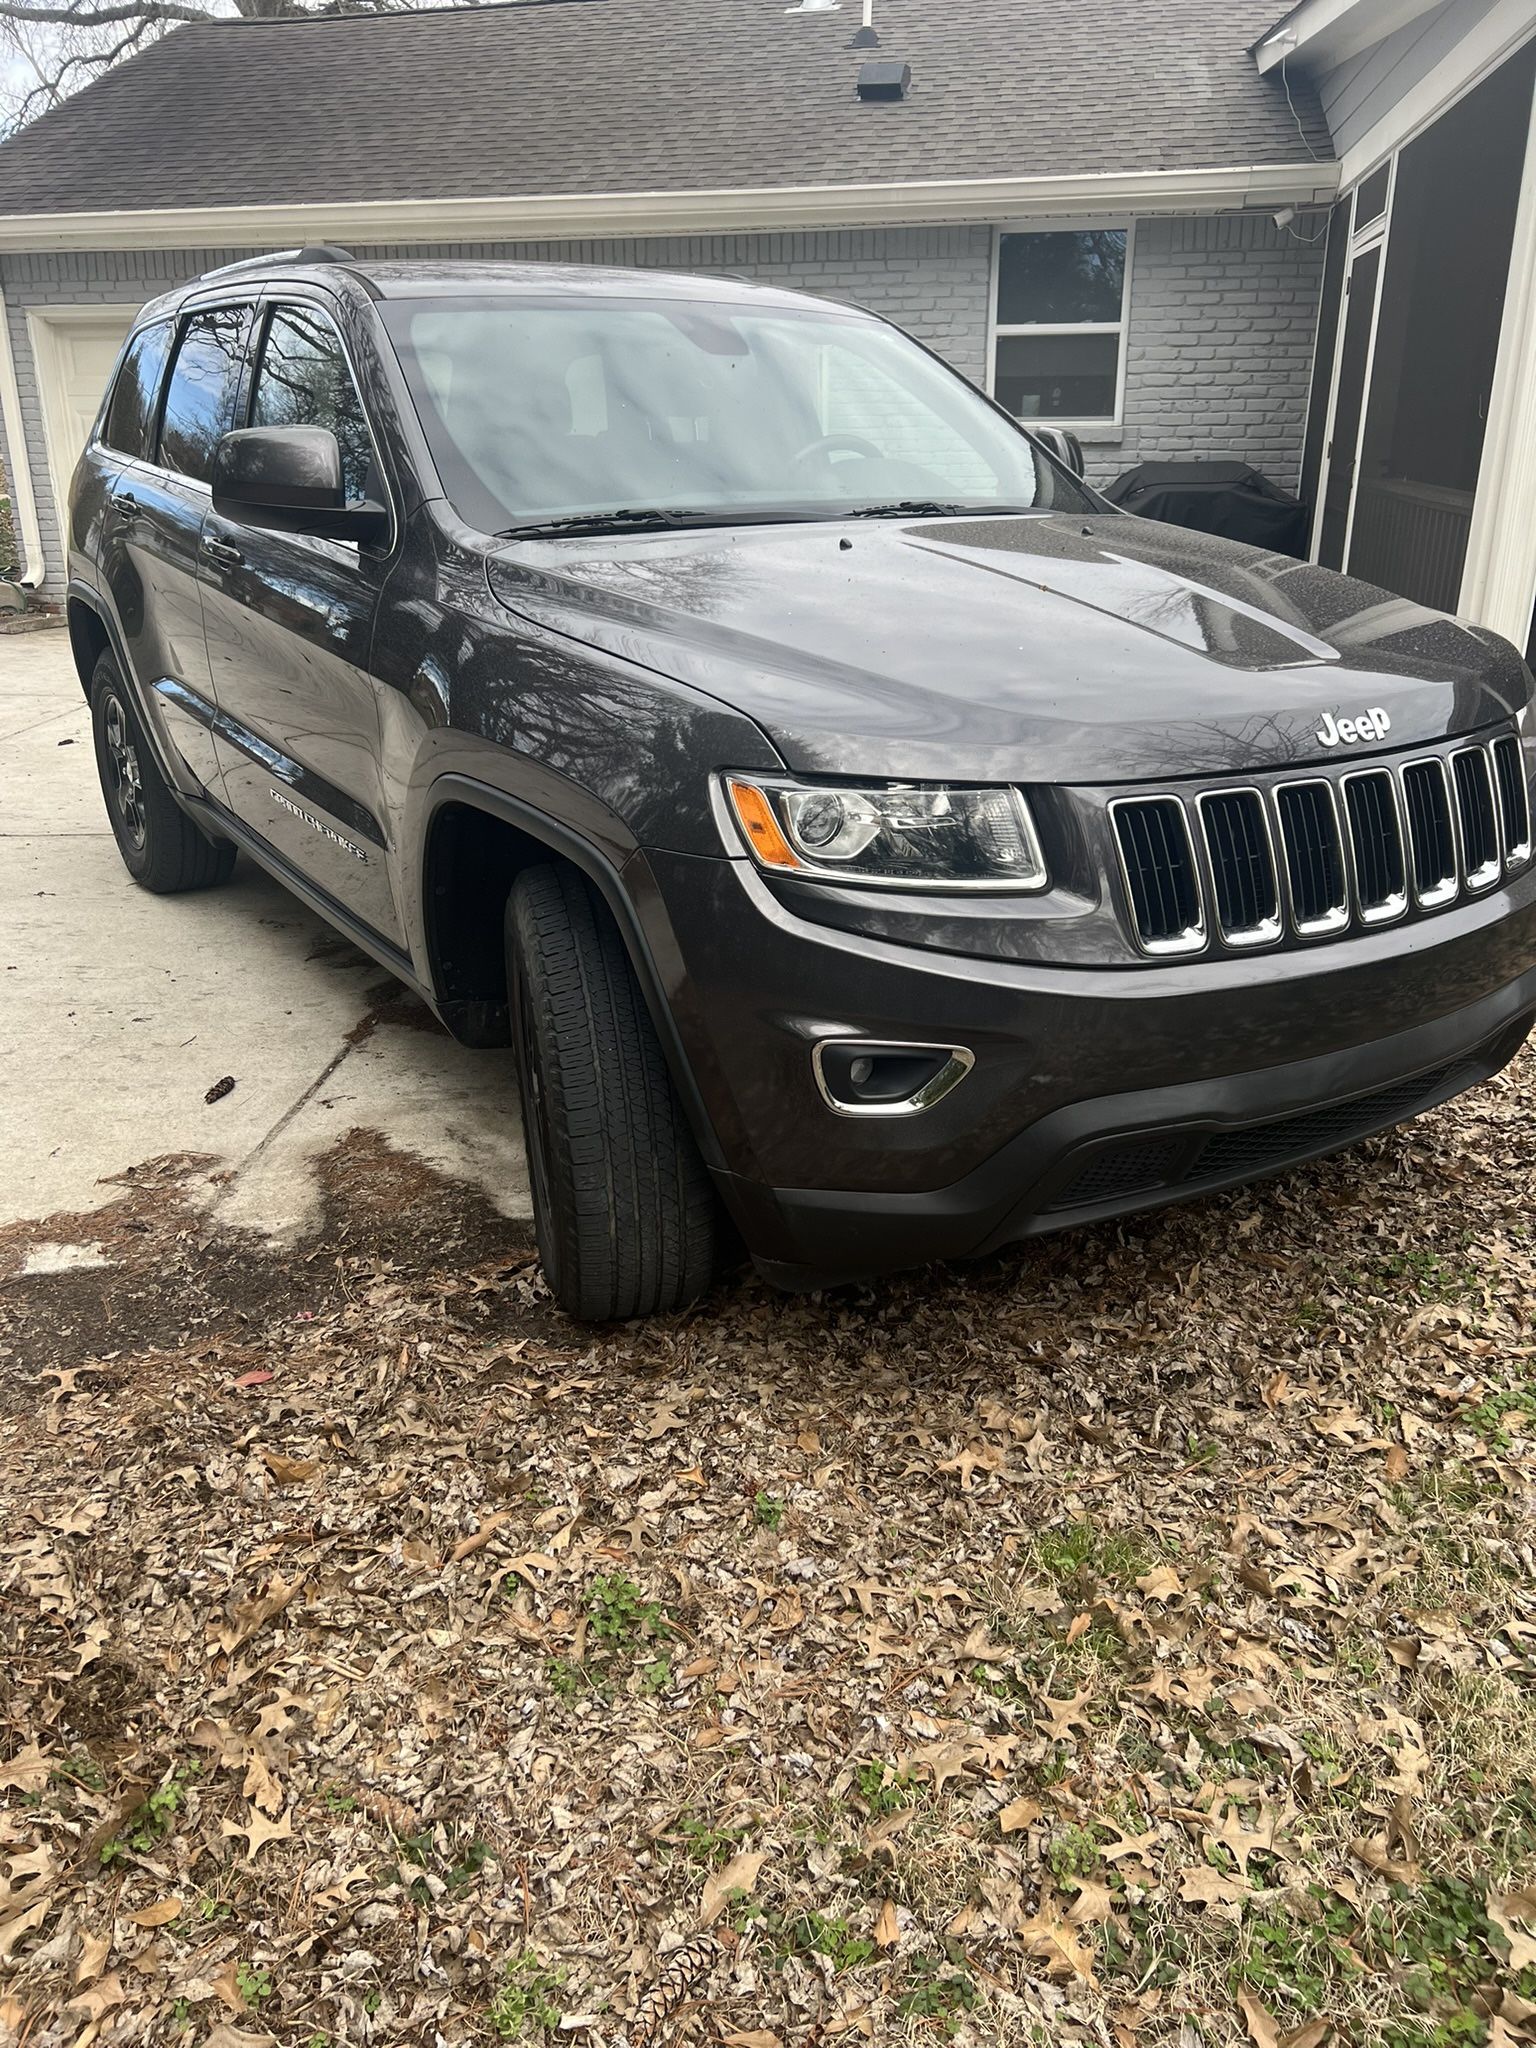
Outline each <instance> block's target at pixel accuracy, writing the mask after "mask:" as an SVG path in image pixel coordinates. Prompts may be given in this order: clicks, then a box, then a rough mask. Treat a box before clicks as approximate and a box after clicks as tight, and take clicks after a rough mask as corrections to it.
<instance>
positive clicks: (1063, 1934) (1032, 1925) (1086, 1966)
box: [1019, 1893, 1093, 1984]
mask: <svg viewBox="0 0 1536 2048" xmlns="http://www.w3.org/2000/svg"><path fill="white" fill-rule="evenodd" d="M1019 1939H1020V1941H1022V1942H1023V1944H1024V1946H1025V1948H1027V1949H1028V1950H1029V1953H1030V1954H1031V1955H1032V1956H1036V1957H1038V1958H1039V1960H1040V1961H1041V1962H1043V1963H1044V1964H1045V1967H1046V1973H1047V1975H1048V1976H1052V1977H1076V1978H1077V1979H1078V1980H1079V1981H1080V1982H1082V1983H1085V1984H1086V1983H1091V1982H1092V1980H1093V1951H1092V1949H1090V1948H1087V1947H1085V1946H1084V1944H1083V1941H1082V1938H1081V1936H1080V1935H1079V1934H1078V1932H1077V1929H1076V1928H1075V1927H1073V1926H1072V1925H1071V1924H1070V1923H1069V1922H1068V1921H1066V1920H1063V1919H1062V1917H1061V1915H1060V1914H1059V1913H1058V1912H1057V1911H1056V1907H1055V1902H1054V1900H1053V1899H1052V1898H1051V1896H1050V1894H1049V1893H1047V1894H1046V1895H1045V1896H1044V1897H1043V1898H1042V1899H1041V1901H1040V1910H1039V1912H1038V1913H1036V1914H1035V1915H1034V1917H1033V1919H1030V1920H1026V1921H1025V1922H1024V1925H1023V1926H1022V1927H1021V1928H1020V1929H1019Z"/></svg>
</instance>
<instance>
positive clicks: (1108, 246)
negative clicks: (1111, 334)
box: [997, 228, 1125, 327]
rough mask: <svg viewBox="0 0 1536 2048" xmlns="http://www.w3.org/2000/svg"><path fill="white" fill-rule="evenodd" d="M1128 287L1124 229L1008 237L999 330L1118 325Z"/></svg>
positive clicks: (1002, 259)
mask: <svg viewBox="0 0 1536 2048" xmlns="http://www.w3.org/2000/svg"><path fill="white" fill-rule="evenodd" d="M1124 287H1125V229H1124V228H1094V229H1085V230H1083V231H1082V232H1081V233H1077V232H1072V231H1067V232H1062V233H1057V234H1046V235H1004V236H1003V238H1002V247H1001V250H1000V252H999V255H998V270H997V318H998V324H999V326H1002V327H1020V326H1028V325H1037V326H1054V327H1064V326H1067V325H1070V324H1072V323H1074V322H1076V321H1090V320H1091V321H1105V320H1118V319H1119V318H1120V306H1121V299H1122V295H1123V292H1124Z"/></svg>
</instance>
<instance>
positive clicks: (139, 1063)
mask: <svg viewBox="0 0 1536 2048" xmlns="http://www.w3.org/2000/svg"><path fill="white" fill-rule="evenodd" d="M0 904H3V905H4V906H5V908H4V915H3V919H0V1062H3V1071H4V1075H5V1098H6V1111H5V1116H4V1119H3V1122H4V1127H5V1133H6V1137H5V1143H4V1144H3V1145H0V1228H3V1227H4V1226H6V1225H10V1224H16V1223H18V1222H20V1221H22V1220H23V1219H37V1220H38V1221H39V1222H41V1221H42V1220H43V1219H46V1218H49V1217H55V1218H61V1217H62V1216H64V1215H77V1214H78V1213H79V1212H83V1211H90V1210H93V1209H96V1208H98V1207H99V1206H101V1205H102V1204H105V1203H108V1202H111V1201H113V1200H114V1199H116V1198H117V1197H118V1196H120V1195H121V1193H122V1185H121V1183H120V1181H118V1180H116V1178H115V1177H117V1176H121V1175H123V1174H124V1173H127V1172H129V1171H130V1170H131V1169H135V1168H138V1167H141V1166H142V1165H143V1164H144V1163H145V1162H146V1161H149V1160H151V1159H163V1158H165V1157H167V1156H168V1155H195V1156H198V1157H200V1158H201V1159H202V1160H203V1161H205V1162H206V1164H205V1166H204V1167H203V1168H202V1169H201V1170H200V1171H199V1172H198V1173H197V1174H196V1175H195V1176H194V1177H193V1179H192V1182H191V1183H190V1185H191V1186H192V1187H193V1188H195V1189H197V1190H199V1193H198V1195H197V1199H198V1200H199V1201H200V1202H202V1203H203V1204H204V1205H205V1206H206V1209H207V1211H208V1213H209V1215H210V1217H211V1218H212V1220H213V1223H214V1226H215V1227H216V1228H230V1229H235V1228H239V1229H248V1230H254V1231H258V1232H260V1233H262V1234H263V1235H264V1236H266V1237H267V1238H270V1239H273V1240H276V1241H278V1242H284V1243H292V1242H297V1241H299V1240H301V1239H302V1238H304V1237H305V1235H306V1234H307V1233H312V1232H313V1231H314V1230H315V1229H316V1228H317V1226H318V1224H319V1222H320V1217H321V1202H320V1190H319V1186H318V1184H317V1178H316V1172H315V1165H316V1161H317V1160H318V1159H319V1158H320V1157H321V1156H322V1155H323V1154H326V1153H328V1152H330V1151H331V1150H332V1149H333V1148H334V1147H335V1146H336V1145H337V1144H338V1143H339V1142H340V1141H342V1140H344V1139H345V1138H346V1137H347V1135H348V1134H349V1133H353V1132H372V1133H377V1134H378V1136H379V1137H380V1138H382V1139H383V1141H384V1142H385V1144H386V1145H387V1146H388V1147H389V1148H391V1149H392V1150H393V1151H395V1152H397V1153H403V1154H407V1155H411V1156H412V1157H414V1158H415V1159H418V1160H420V1161H421V1162H423V1163H424V1164H425V1165H427V1166H429V1167H431V1168H433V1169H435V1170H436V1171H437V1172H438V1173H440V1174H442V1175H445V1176H448V1177H450V1178H452V1179H454V1180H456V1181H462V1182H465V1183H468V1184H469V1185H470V1186H472V1187H473V1188H475V1189H477V1190H478V1191H480V1192H482V1193H484V1194H485V1195H486V1196H487V1197H488V1198H489V1200H490V1201H491V1202H492V1203H493V1204H494V1205H495V1207H496V1208H497V1209H499V1210H500V1211H501V1212H502V1213H503V1214H504V1215H506V1216H508V1217H515V1218H525V1217H526V1216H527V1214H528V1195H527V1179H526V1173H525V1168H524V1161H523V1151H522V1138H521V1130H520V1125H519V1121H518V1110H517V1096H516V1084H515V1082H514V1079H513V1075H512V1061H511V1055H510V1054H509V1053H504V1052H470V1051H467V1050H466V1049H465V1048H463V1047H462V1046H459V1045H456V1044H455V1043H454V1041H453V1040H452V1039H451V1038H449V1037H448V1035H447V1034H446V1033H445V1032H444V1031H442V1029H441V1028H440V1027H439V1026H438V1025H436V1024H435V1023H434V1022H433V1020H432V1019H431V1018H430V1017H429V1016H428V1015H427V1013H426V1011H425V1010H424V1009H423V1008H422V1006H421V1005H420V1004H419V1003H418V1002H416V1001H415V999H414V998H411V997H408V996H407V995H406V994H405V992H404V991H403V990H402V989H401V988H400V987H399V985H398V984H397V983H395V982H393V981H392V980H391V979H390V978H389V976H388V975H387V974H386V973H385V972H384V971H383V970H382V969H381V968H379V967H377V966H375V965H374V963H373V962H372V961H370V960H368V959H366V958H365V957H364V956H363V955H362V954H361V953H359V952H358V951H357V950H356V949H355V948H354V947H352V946H350V945H348V944H347V943H346V942H345V941H344V940H342V939H340V938H338V937H337V936H336V934H335V933H333V932H332V931H330V929H329V928H328V927H327V926H325V925H323V924H321V923H320V922H319V921H318V920H317V919H316V918H314V917H312V916H311V915H310V914H309V912H308V911H307V910H304V909H303V908H301V906H300V905H299V904H298V903H297V902H296V901H295V900H294V899H293V898H292V897H291V896H289V895H288V894H287V893H286V892H285V891H284V890H283V889H281V888H280V887H279V886H278V885H277V884H276V883H275V882H273V881H271V880H269V879H268V878H267V877H266V875H264V874H263V873H262V872H261V871H260V870H259V869H258V868H257V867H256V866H255V864H254V863H253V862H251V861H249V860H246V859H244V858H242V859H241V861H240V862H239V864H238V866H237V867H236V870H235V875H234V879H233V880H232V881H231V882H230V883H229V884H228V885H227V886H226V887H225V888H223V889H219V890H214V891H210V892H208V893H206V894H200V895H191V896H179V897H176V896H169V897H161V896H150V895H147V894H146V893H145V892H144V891H143V890H141V889H138V888H136V887H135V886H134V884H133V883H132V882H131V881H130V880H129V879H128V876H127V874H126V872H125V871H124V869H123V866H122V863H121V861H120V860H119V858H118V853H117V847H116V845H115V843H114V841H113V838H112V834H111V831H110V829H109V827H108V825H107V820H106V814H105V811H104V809H103V806H102V800H101V795H100V791H99V789H98V786H97V781H96V765H95V759H94V755H93V752H92V747H91V728H90V718H89V714H88V712H87V710H86V707H85V703H84V700H83V698H82V695H81V691H80V686H79V684H78V682H77V681H76V679H75V672H74V666H73V663H72V661H71V659H70V652H69V644H68V641H67V639H66V636H65V635H64V633H63V632H62V631H59V632H52V631H48V632H40V633H35V634H29V635H20V636H7V637H0ZM226 1076H232V1077H233V1079H234V1082H235V1086H234V1088H233V1089H232V1090H231V1091H230V1092H229V1093H228V1094H226V1095H225V1096H224V1097H223V1098H222V1099H221V1100H220V1101H218V1102H215V1103H211V1104H210V1103H209V1102H207V1101H206V1100H205V1098H206V1096H207V1093H208V1090H209V1089H210V1088H212V1087H213V1086H214V1084H215V1083H216V1082H218V1081H221V1080H222V1079H224V1077H226ZM78 1234H79V1233H78V1231H77V1232H76V1233H75V1236H76V1238H78ZM518 1234H519V1235H521V1234H522V1233H518ZM61 1235H62V1236H64V1237H65V1238H66V1239H68V1237H69V1233H68V1232H62V1233H61ZM37 1237H38V1243H37V1246H36V1247H35V1248H34V1249H33V1250H32V1252H31V1253H30V1255H29V1256H30V1259H31V1260H32V1262H33V1270H39V1269H41V1270H47V1263H48V1261H49V1259H50V1258H58V1259H62V1260H64V1261H65V1262H66V1263H67V1262H68V1260H69V1258H70V1257H71V1253H70V1252H69V1251H68V1250H67V1249H59V1250H54V1249H51V1240H50V1238H49V1233H48V1232H47V1231H46V1230H40V1231H39V1232H38V1233H37Z"/></svg>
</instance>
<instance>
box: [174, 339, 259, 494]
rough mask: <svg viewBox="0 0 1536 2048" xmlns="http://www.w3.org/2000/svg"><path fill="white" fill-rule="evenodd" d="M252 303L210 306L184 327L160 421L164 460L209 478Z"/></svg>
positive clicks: (228, 418) (227, 420) (230, 406)
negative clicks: (248, 304)
mask: <svg viewBox="0 0 1536 2048" xmlns="http://www.w3.org/2000/svg"><path fill="white" fill-rule="evenodd" d="M250 319H251V316H250V308H249V307H248V306H210V307H208V308H207V309H206V310H205V311H204V312H201V313H194V314H193V315H192V317H191V318H190V319H189V320H188V322H187V324H186V326H185V327H183V328H182V330H181V342H180V344H179V346H178V347H177V350H176V360H175V362H174V363H173V364H172V365H171V382H170V386H169V388H168V390H167V391H166V394H165V412H164V415H163V417H162V419H161V422H160V460H161V462H162V463H163V464H164V465H165V467H166V468H167V469H174V470H178V471H179V472H180V473H181V474H182V475H183V476H191V477H197V478H199V479H200V480H201V481H202V482H203V483H206V482H207V481H208V479H209V477H210V476H211V475H212V474H213V451H214V448H215V446H216V445H217V443H218V441H219V439H220V437H221V436H222V435H223V434H225V433H227V432H228V431H229V428H230V426H231V424H232V420H233V414H234V409H235V392H236V388H237V387H238V385H239V382H240V365H241V363H242V362H243V360H244V357H245V341H246V334H247V332H248V330H249V328H250Z"/></svg>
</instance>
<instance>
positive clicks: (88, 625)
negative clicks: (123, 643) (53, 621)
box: [64, 587, 117, 698]
mask: <svg viewBox="0 0 1536 2048" xmlns="http://www.w3.org/2000/svg"><path fill="white" fill-rule="evenodd" d="M64 618H65V623H66V625H67V626H68V627H69V651H70V653H71V654H72V655H73V656H74V661H75V674H76V675H77V676H78V677H79V678H80V688H81V691H82V692H83V694H84V695H85V696H86V697H87V698H89V696H90V694H91V677H92V676H93V675H94V674H95V673H96V664H97V662H98V661H100V659H101V657H102V656H103V655H104V654H114V655H115V654H116V653H117V650H116V648H115V647H114V645H113V641H112V630H111V628H110V627H109V626H108V624H107V619H106V614H105V612H103V611H102V610H101V608H100V606H99V605H98V604H97V603H96V602H95V600H94V599H93V598H90V597H87V596H86V595H85V594H84V593H83V592H82V591H81V590H80V589H79V588H78V587H76V588H73V589H71V590H70V592H69V595H68V597H67V598H66V600H65V607H64Z"/></svg>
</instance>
